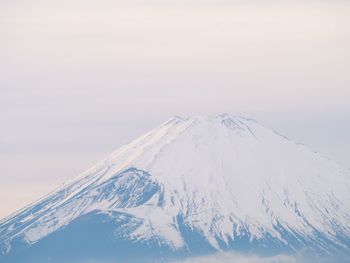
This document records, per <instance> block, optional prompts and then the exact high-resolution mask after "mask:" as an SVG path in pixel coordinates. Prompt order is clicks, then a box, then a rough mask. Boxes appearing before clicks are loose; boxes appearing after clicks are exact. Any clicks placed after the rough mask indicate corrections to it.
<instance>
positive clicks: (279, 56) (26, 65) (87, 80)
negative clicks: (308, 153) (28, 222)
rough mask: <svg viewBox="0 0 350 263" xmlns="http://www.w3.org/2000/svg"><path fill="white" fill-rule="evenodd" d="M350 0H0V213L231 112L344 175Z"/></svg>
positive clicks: (348, 144) (349, 153) (349, 157)
mask: <svg viewBox="0 0 350 263" xmlns="http://www.w3.org/2000/svg"><path fill="white" fill-rule="evenodd" d="M349 13H350V3H349V2H348V1H341V0H335V1H321V0H319V1H316V0H315V1H311V0H309V1H289V0H284V1H274V0H266V1H256V0H247V1H240V0H232V1H228V0H227V1H226V0H216V1H214V0H203V1H195V0H188V1H184V0H176V1H175V0H163V1H158V0H149V1H142V0H130V1H119V0H116V1H109V0H100V1H96V0H95V1H92V0H84V1H83V0H69V1H68V0H61V1H58V0H42V1H40V0H33V1H24V0H2V1H0V125H1V126H0V171H1V173H0V200H1V202H0V203H1V204H0V218H2V217H5V216H7V215H8V214H10V213H12V212H14V211H16V210H17V209H19V208H21V207H23V206H24V205H26V204H28V203H30V202H32V201H34V200H36V199H38V198H40V197H41V196H43V195H44V194H46V193H48V192H49V191H51V190H52V189H54V188H55V187H57V186H59V185H60V184H62V183H63V182H64V181H66V180H68V179H70V178H72V177H74V176H76V175H77V174H79V173H80V172H83V171H84V170H86V169H88V168H89V167H91V166H92V165H94V164H95V163H96V162H98V161H99V160H101V159H103V158H104V157H105V156H106V155H108V154H109V153H110V152H112V151H113V150H115V149H116V148H118V147H119V146H121V145H123V144H125V143H127V142H129V141H131V140H132V139H134V138H136V137H137V136H139V135H142V134H143V133H145V132H146V131H148V130H150V129H152V128H154V127H155V126H157V125H159V124H160V123H162V122H163V121H165V120H166V119H168V118H170V117H171V116H173V115H180V116H195V115H211V116H214V115H218V114H221V113H224V112H226V113H230V114H232V115H241V116H245V117H250V118H254V119H256V120H257V121H259V122H260V123H261V124H263V125H265V126H266V127H269V128H271V129H273V130H276V131H278V132H279V133H281V134H283V135H285V136H287V137H289V138H290V139H291V140H293V141H295V142H298V143H303V144H305V145H307V146H309V148H310V149H312V150H315V151H318V152H320V153H322V154H323V155H325V156H328V157H330V158H332V159H334V160H335V161H337V162H338V163H340V164H342V165H343V166H345V167H348V168H350V140H349V134H350V103H349V102H350V74H349V72H350V48H349V47H350V27H349V25H350V16H349Z"/></svg>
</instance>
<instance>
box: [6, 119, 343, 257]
mask: <svg viewBox="0 0 350 263" xmlns="http://www.w3.org/2000/svg"><path fill="white" fill-rule="evenodd" d="M226 250H227V251H238V252H240V253H245V254H256V255H260V256H268V255H278V254H292V255H298V256H300V258H301V257H302V258H303V260H305V261H307V260H310V262H321V261H322V262H350V171H349V170H347V169H345V168H343V167H341V166H339V165H338V164H336V163H335V162H333V161H331V160H329V159H328V158H325V157H323V156H322V155H320V154H319V153H316V152H312V151H310V150H309V149H308V148H306V147H305V146H303V145H299V144H295V143H293V142H291V141H290V140H288V139H287V138H285V137H283V136H281V135H279V134H277V133H275V132H274V131H271V130H269V129H267V128H264V127H263V126H261V125H260V124H259V123H257V122H256V121H254V120H251V119H245V118H242V117H232V116H229V115H220V116H217V117H214V118H209V117H195V118H181V117H173V118H171V119H170V120H168V121H166V122H165V123H163V124H162V125H160V126H159V127H157V128H155V129H154V130H152V131H150V132H148V133H147V134H145V135H143V136H141V137H140V138H138V139H136V140H134V141H132V142H130V143H129V144H127V145H125V146H123V147H121V148H119V149H118V150H116V151H115V152H113V153H112V154H111V155H110V156H108V157H107V158H106V159H104V160H103V161H101V162H100V163H98V164H97V165H95V166H93V167H92V168H91V169H89V170H87V171H86V172H84V173H82V174H81V175H79V176H77V177H76V178H74V179H72V180H71V181H68V182H66V183H65V184H64V185H62V186H61V187H59V188H58V189H56V190H55V191H53V192H52V193H50V194H48V195H47V196H45V197H43V198H42V199H40V200H38V201H37V202H35V203H33V204H31V205H29V206H27V207H25V208H23V209H22V210H20V211H18V212H16V213H14V214H12V215H10V216H9V217H7V218H4V219H3V220H1V221H0V251H1V252H0V262H26V263H30V262H36V263H40V262H65V263H66V262H165V261H169V260H175V259H176V260H178V259H183V258H186V257H189V256H195V255H206V254H211V253H215V252H217V251H226ZM94 260H95V261H94ZM96 260H97V261H96Z"/></svg>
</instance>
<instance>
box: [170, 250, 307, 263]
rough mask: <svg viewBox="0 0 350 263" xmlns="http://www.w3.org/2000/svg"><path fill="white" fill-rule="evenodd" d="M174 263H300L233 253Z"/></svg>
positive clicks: (289, 257) (290, 259) (281, 258)
mask: <svg viewBox="0 0 350 263" xmlns="http://www.w3.org/2000/svg"><path fill="white" fill-rule="evenodd" d="M176 263H300V261H297V259H296V258H294V257H293V256H286V255H279V256H274V257H257V256H244V255H239V254H236V253H233V252H223V253H218V254H216V255H212V256H206V257H195V258H189V259H187V260H184V261H180V262H176Z"/></svg>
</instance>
